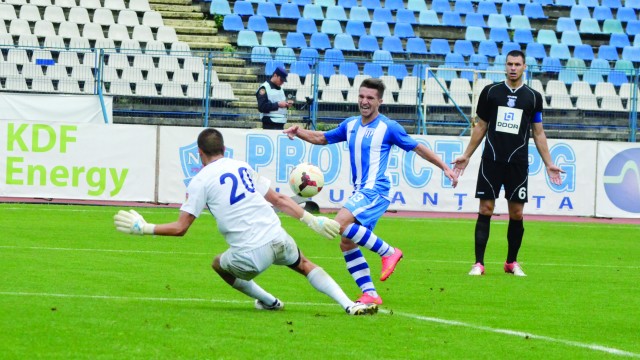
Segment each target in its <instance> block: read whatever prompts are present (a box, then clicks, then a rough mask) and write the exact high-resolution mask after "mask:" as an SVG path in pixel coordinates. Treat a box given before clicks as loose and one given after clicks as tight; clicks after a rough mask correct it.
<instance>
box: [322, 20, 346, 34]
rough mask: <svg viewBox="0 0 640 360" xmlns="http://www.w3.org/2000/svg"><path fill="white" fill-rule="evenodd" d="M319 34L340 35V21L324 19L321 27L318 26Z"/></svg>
mask: <svg viewBox="0 0 640 360" xmlns="http://www.w3.org/2000/svg"><path fill="white" fill-rule="evenodd" d="M320 32H323V33H325V34H328V35H337V34H342V33H343V31H342V25H340V21H338V20H331V19H329V20H327V19H324V20H323V21H322V25H320Z"/></svg>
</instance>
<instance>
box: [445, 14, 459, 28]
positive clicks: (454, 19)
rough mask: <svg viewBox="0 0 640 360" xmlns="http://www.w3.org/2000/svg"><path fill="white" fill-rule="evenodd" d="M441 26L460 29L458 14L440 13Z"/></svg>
mask: <svg viewBox="0 0 640 360" xmlns="http://www.w3.org/2000/svg"><path fill="white" fill-rule="evenodd" d="M442 26H453V27H462V26H463V24H462V18H461V17H460V14H458V13H457V12H453V11H445V12H444V13H442Z"/></svg>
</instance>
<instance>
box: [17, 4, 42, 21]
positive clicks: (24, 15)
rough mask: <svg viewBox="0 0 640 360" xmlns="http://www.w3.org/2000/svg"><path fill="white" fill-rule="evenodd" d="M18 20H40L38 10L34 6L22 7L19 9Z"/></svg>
mask: <svg viewBox="0 0 640 360" xmlns="http://www.w3.org/2000/svg"><path fill="white" fill-rule="evenodd" d="M20 19H23V20H27V21H38V20H42V18H41V17H40V10H39V9H38V7H37V6H36V5H31V4H28V5H22V6H21V7H20Z"/></svg>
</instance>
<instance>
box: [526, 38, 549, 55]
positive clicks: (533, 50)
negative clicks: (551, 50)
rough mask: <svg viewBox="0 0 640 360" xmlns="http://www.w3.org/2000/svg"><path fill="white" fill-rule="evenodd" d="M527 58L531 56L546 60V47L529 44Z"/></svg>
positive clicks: (534, 43) (538, 44)
mask: <svg viewBox="0 0 640 360" xmlns="http://www.w3.org/2000/svg"><path fill="white" fill-rule="evenodd" d="M526 54H527V56H531V57H533V58H535V59H544V58H546V57H547V51H546V50H545V48H544V45H542V44H540V43H537V42H533V43H528V44H527V48H526Z"/></svg>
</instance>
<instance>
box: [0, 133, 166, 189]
mask: <svg viewBox="0 0 640 360" xmlns="http://www.w3.org/2000/svg"><path fill="white" fill-rule="evenodd" d="M155 178H156V127H155V126H144V125H109V126H105V125H104V124H102V125H98V124H62V123H47V124H44V123H34V122H19V121H0V196H3V197H37V198H42V197H44V198H59V199H83V200H118V201H154V200H155Z"/></svg>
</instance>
